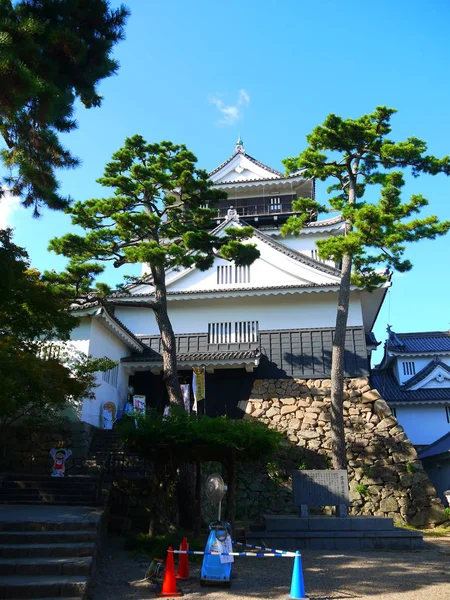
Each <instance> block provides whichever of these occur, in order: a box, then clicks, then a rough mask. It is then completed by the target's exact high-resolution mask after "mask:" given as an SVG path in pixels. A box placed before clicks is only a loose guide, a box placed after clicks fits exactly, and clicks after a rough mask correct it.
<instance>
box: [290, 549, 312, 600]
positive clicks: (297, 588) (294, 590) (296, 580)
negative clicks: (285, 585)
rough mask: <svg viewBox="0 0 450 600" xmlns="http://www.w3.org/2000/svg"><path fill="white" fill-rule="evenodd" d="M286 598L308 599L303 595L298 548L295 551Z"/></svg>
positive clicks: (300, 559)
mask: <svg viewBox="0 0 450 600" xmlns="http://www.w3.org/2000/svg"><path fill="white" fill-rule="evenodd" d="M287 600H308V597H307V596H306V595H305V583H304V581H303V569H302V557H301V554H300V552H299V551H298V550H297V552H296V553H295V558H294V568H293V570H292V583H291V592H290V594H289V596H288V598H287Z"/></svg>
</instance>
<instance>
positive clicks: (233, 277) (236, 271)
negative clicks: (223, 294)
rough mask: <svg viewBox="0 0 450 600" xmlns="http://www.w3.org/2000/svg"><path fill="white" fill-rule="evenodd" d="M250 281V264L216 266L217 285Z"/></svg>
mask: <svg viewBox="0 0 450 600" xmlns="http://www.w3.org/2000/svg"><path fill="white" fill-rule="evenodd" d="M233 283H250V265H244V266H238V265H234V266H233V265H219V266H218V267H217V285H231V284H233Z"/></svg>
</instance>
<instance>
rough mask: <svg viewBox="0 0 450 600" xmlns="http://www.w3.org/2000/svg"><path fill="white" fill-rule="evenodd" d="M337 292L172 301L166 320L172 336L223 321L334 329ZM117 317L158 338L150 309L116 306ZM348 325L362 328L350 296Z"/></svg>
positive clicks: (357, 304) (356, 305)
mask: <svg viewBox="0 0 450 600" xmlns="http://www.w3.org/2000/svg"><path fill="white" fill-rule="evenodd" d="M336 303H337V293H334V292H327V293H315V292H312V293H308V294H301V295H300V294H297V295H291V294H287V295H277V296H257V297H245V298H227V299H214V300H198V299H195V297H193V299H192V300H186V301H171V302H169V304H168V307H169V317H170V320H171V322H172V326H173V328H174V331H175V333H200V332H206V331H208V323H216V322H222V321H232V322H234V321H246V320H248V321H250V320H255V321H259V328H260V330H265V329H296V328H308V327H334V324H335V320H336ZM115 314H116V316H117V317H118V318H119V319H120V320H121V321H122V322H123V323H124V324H125V325H126V326H127V327H128V328H129V329H131V331H133V333H135V334H138V335H139V334H140V335H148V334H151V335H155V334H156V335H159V330H158V327H157V325H156V321H155V317H154V314H153V312H152V311H151V309H147V308H133V307H128V306H127V307H123V308H120V307H117V308H116V313H115ZM348 324H349V326H361V325H362V314H361V305H360V302H359V299H358V297H357V296H353V298H352V299H351V301H350V307H349V318H348Z"/></svg>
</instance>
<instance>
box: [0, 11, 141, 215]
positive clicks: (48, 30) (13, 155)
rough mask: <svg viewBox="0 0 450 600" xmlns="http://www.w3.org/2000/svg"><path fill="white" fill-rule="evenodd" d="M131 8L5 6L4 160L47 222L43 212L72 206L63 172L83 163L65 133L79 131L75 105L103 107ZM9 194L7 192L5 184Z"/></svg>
mask: <svg viewBox="0 0 450 600" xmlns="http://www.w3.org/2000/svg"><path fill="white" fill-rule="evenodd" d="M128 14H129V12H128V9H127V8H125V7H124V6H123V5H122V6H119V7H118V8H111V6H110V3H109V2H108V1H106V0H21V1H18V2H12V1H11V0H2V1H1V2H0V80H1V86H0V136H2V137H3V140H4V142H5V144H6V148H4V149H3V150H2V151H1V152H0V160H2V161H3V164H4V165H5V167H6V168H7V175H6V177H5V178H4V183H5V184H6V186H7V187H8V188H10V191H11V193H12V194H13V195H16V196H20V197H21V198H22V202H23V204H24V206H31V207H33V208H34V214H35V216H39V214H40V209H41V207H42V206H44V205H45V206H47V207H49V208H51V209H55V210H62V209H64V208H65V207H67V206H68V204H69V199H68V198H66V197H63V196H62V195H61V194H60V192H59V190H58V187H59V184H58V181H57V179H56V174H55V170H56V169H70V168H73V167H76V166H77V165H78V159H77V158H75V157H74V156H72V154H71V153H70V152H69V151H68V150H67V149H65V148H64V147H63V145H62V144H61V141H60V139H59V134H64V133H68V132H70V131H73V130H74V129H76V127H77V122H76V120H75V119H74V116H73V114H74V105H75V101H76V100H77V99H78V100H80V101H81V103H82V104H83V105H84V106H85V107H86V108H92V107H97V106H100V104H101V102H102V97H101V95H100V94H99V92H98V89H97V86H98V83H99V82H100V81H101V80H102V79H104V78H106V77H110V76H111V75H113V74H115V73H116V72H117V69H118V63H117V61H116V60H114V59H113V58H112V50H113V48H114V46H115V44H116V43H117V42H118V41H119V40H121V39H123V37H124V25H125V22H126V19H127V17H128ZM0 190H1V186H0Z"/></svg>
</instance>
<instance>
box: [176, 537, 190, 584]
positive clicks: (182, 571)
mask: <svg viewBox="0 0 450 600" xmlns="http://www.w3.org/2000/svg"><path fill="white" fill-rule="evenodd" d="M180 550H185V551H186V550H189V544H188V541H187V538H185V537H184V538H183V540H182V542H181V544H180ZM177 579H189V558H188V555H187V554H180V560H179V561H178V571H177Z"/></svg>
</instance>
